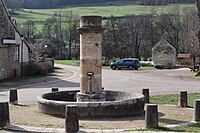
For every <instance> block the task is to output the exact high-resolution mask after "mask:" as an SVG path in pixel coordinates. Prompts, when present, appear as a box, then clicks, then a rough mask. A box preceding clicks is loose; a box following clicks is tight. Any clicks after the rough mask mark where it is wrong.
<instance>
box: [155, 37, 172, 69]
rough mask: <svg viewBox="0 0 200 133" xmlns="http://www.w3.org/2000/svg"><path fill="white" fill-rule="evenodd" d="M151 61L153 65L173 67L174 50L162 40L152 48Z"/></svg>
mask: <svg viewBox="0 0 200 133" xmlns="http://www.w3.org/2000/svg"><path fill="white" fill-rule="evenodd" d="M152 60H153V63H154V65H161V66H175V65H176V49H175V48H174V47H173V46H172V45H170V44H169V43H168V42H167V41H166V40H165V39H164V38H163V39H161V40H160V41H159V42H158V43H157V44H156V45H155V46H154V47H153V48H152Z"/></svg>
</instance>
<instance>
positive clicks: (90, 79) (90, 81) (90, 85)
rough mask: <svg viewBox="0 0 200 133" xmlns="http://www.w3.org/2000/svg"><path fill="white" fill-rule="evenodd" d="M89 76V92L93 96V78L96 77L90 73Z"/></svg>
mask: <svg viewBox="0 0 200 133" xmlns="http://www.w3.org/2000/svg"><path fill="white" fill-rule="evenodd" d="M87 76H88V92H89V94H92V82H93V81H92V78H93V76H94V72H88V73H87Z"/></svg>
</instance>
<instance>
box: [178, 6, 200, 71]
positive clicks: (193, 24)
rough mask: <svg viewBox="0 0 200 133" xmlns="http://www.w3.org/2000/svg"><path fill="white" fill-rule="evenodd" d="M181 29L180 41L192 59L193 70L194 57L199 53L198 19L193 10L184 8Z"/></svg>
mask: <svg viewBox="0 0 200 133" xmlns="http://www.w3.org/2000/svg"><path fill="white" fill-rule="evenodd" d="M184 14H185V18H184V20H183V21H184V24H183V27H184V28H183V29H182V30H183V31H182V43H183V46H184V48H185V51H186V52H188V53H190V55H191V57H192V60H193V71H194V70H195V65H196V58H197V57H199V55H200V45H199V40H198V34H199V28H200V27H199V25H200V23H199V21H198V16H197V14H196V11H195V10H192V9H186V10H185V12H184Z"/></svg>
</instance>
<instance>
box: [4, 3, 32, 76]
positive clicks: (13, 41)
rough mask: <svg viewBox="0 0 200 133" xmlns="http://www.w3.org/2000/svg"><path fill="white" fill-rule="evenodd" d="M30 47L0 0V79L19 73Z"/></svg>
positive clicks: (27, 57) (27, 59)
mask: <svg viewBox="0 0 200 133" xmlns="http://www.w3.org/2000/svg"><path fill="white" fill-rule="evenodd" d="M29 54H30V48H29V46H28V45H27V43H26V41H25V40H24V38H23V36H22V35H21V34H20V33H19V31H18V29H17V27H16V25H15V22H14V21H13V20H12V19H11V17H10V15H9V13H8V11H7V9H6V6H5V3H4V1H3V0H0V80H1V79H4V78H9V77H12V76H18V75H20V74H21V69H22V64H23V62H28V61H29Z"/></svg>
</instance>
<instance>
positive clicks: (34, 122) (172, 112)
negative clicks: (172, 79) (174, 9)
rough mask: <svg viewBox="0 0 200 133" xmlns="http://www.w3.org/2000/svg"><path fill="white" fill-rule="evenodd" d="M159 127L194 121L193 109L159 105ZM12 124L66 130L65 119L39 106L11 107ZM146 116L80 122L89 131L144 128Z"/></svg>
mask: <svg viewBox="0 0 200 133" xmlns="http://www.w3.org/2000/svg"><path fill="white" fill-rule="evenodd" d="M158 111H159V125H160V126H165V125H169V124H180V123H185V122H189V121H191V120H192V113H193V111H192V109H190V108H180V107H177V106H169V105H159V106H158ZM10 115H11V116H10V117H11V123H13V124H17V125H26V126H35V127H53V128H64V122H65V121H64V119H62V118H57V117H54V116H50V115H46V114H43V113H41V112H40V111H39V110H38V109H37V104H32V105H27V106H14V105H11V106H10ZM144 126H145V121H144V115H142V116H137V117H125V118H124V117H123V118H109V119H103V118H102V119H98V120H80V127H81V128H87V129H124V128H128V129H130V128H143V127H144Z"/></svg>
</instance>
